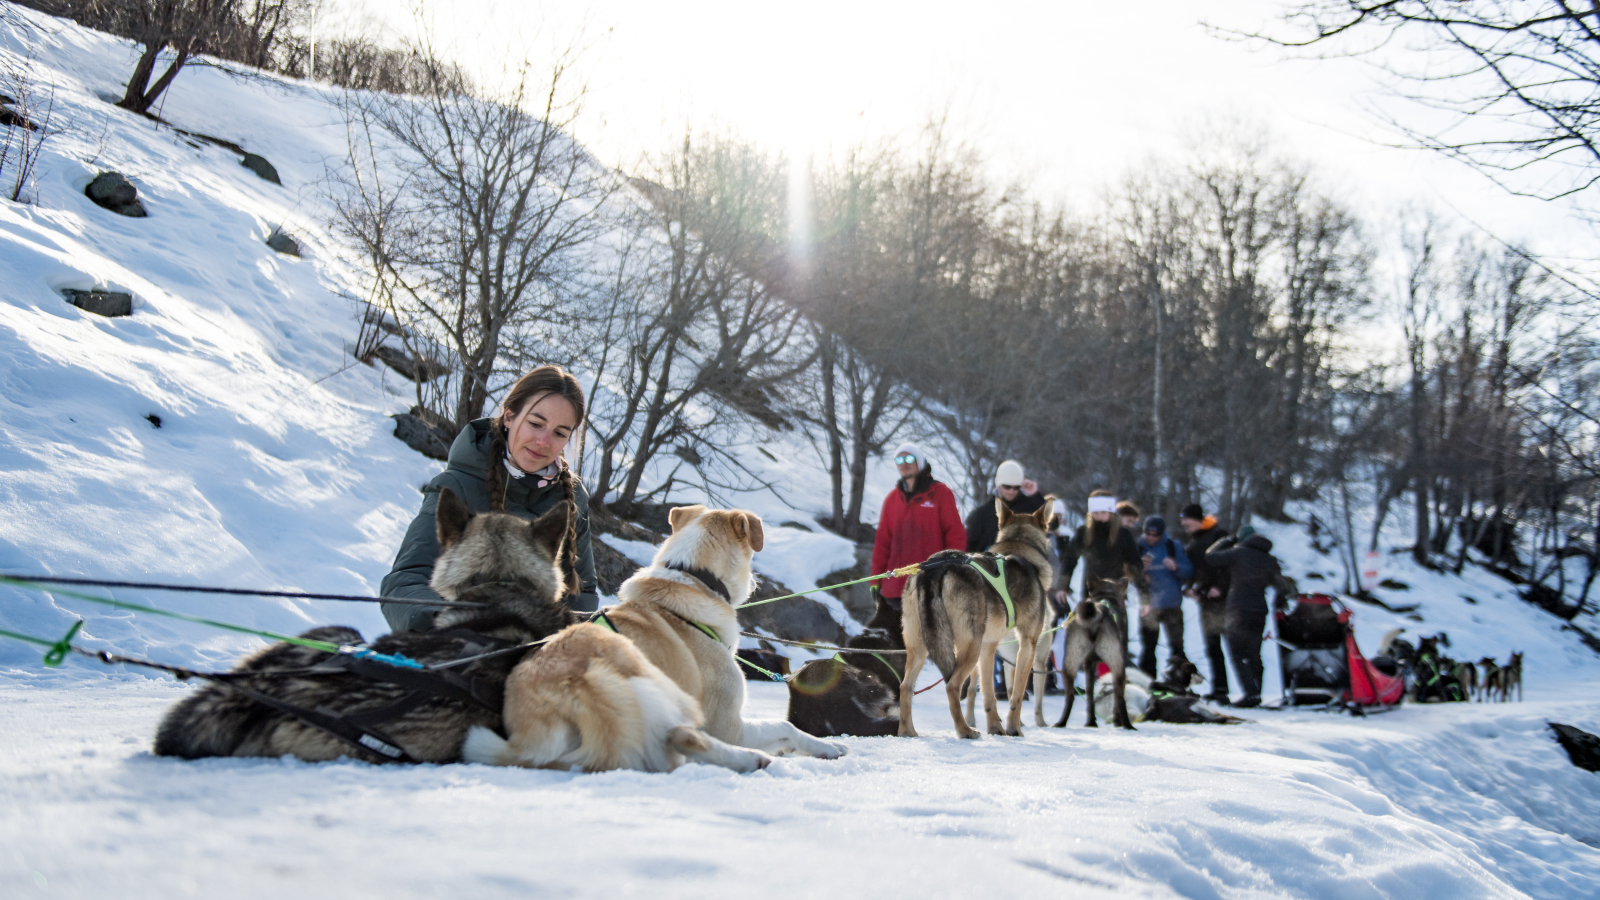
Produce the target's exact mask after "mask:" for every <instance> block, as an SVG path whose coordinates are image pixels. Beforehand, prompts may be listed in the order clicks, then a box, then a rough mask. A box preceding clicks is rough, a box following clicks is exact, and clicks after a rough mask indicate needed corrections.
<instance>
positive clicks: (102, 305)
mask: <svg viewBox="0 0 1600 900" xmlns="http://www.w3.org/2000/svg"><path fill="white" fill-rule="evenodd" d="M61 293H62V294H64V295H66V298H67V300H68V301H69V302H70V303H71V304H72V305H73V306H76V307H77V308H79V309H81V310H83V311H84V312H92V313H94V314H95V315H97V316H106V317H107V318H115V317H117V316H131V315H133V295H132V294H125V293H123V292H121V291H80V290H75V289H73V288H65V289H63V290H62V291H61Z"/></svg>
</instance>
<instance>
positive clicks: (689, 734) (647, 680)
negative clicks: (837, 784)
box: [462, 506, 845, 772]
mask: <svg viewBox="0 0 1600 900" xmlns="http://www.w3.org/2000/svg"><path fill="white" fill-rule="evenodd" d="M668 519H669V521H670V522H671V523H672V534H671V536H669V537H668V538H667V540H666V541H665V542H664V543H663V544H662V545H661V548H660V549H659V550H657V551H656V555H655V559H654V560H653V561H652V562H651V564H650V565H649V566H647V567H645V568H643V569H640V570H639V571H637V572H635V573H634V574H633V576H632V577H631V578H629V579H628V580H627V581H625V582H623V584H622V587H620V588H619V589H618V591H617V596H618V598H619V599H620V600H621V602H620V603H619V604H618V605H616V606H613V607H608V608H606V609H605V610H604V615H602V616H600V617H599V618H597V620H596V621H594V622H589V623H584V624H580V625H574V626H572V627H571V628H568V629H567V630H565V631H563V632H562V633H561V634H560V635H559V636H557V638H556V639H555V640H554V641H552V642H551V643H550V644H549V645H548V646H546V647H545V648H544V649H543V650H542V651H541V652H539V653H538V654H536V655H535V656H534V658H532V659H530V660H528V661H526V662H525V663H523V664H522V665H519V666H518V667H517V668H516V669H514V670H513V671H512V673H511V676H510V678H509V679H508V680H507V682H506V702H505V727H506V731H507V733H508V734H509V735H510V737H509V739H503V738H501V737H500V736H499V735H497V734H495V733H494V732H492V731H490V730H489V729H486V728H478V729H474V730H473V731H472V732H471V733H470V734H468V736H467V740H466V743H465V745H464V746H463V748H462V755H463V757H464V758H465V759H466V760H467V761H469V762H478V763H486V764H491V765H516V766H527V767H530V768H556V769H582V770H584V771H590V772H595V771H604V770H607V769H618V768H627V769H639V770H643V771H646V772H667V771H671V770H672V769H674V768H677V767H678V766H679V765H682V764H683V763H684V762H685V761H694V762H702V763H708V764H712V765H720V766H725V767H727V768H730V769H734V770H735V771H740V772H749V771H754V770H756V769H759V768H763V767H765V766H766V765H767V764H768V763H770V762H771V761H772V759H771V756H769V755H768V754H772V755H782V754H786V753H800V754H804V755H807V756H820V757H823V758H826V759H836V758H838V757H840V756H843V755H844V754H845V748H844V746H843V745H840V744H836V743H833V742H830V741H824V740H820V739H818V738H815V737H812V736H811V735H809V734H806V733H805V732H803V731H801V730H800V729H798V728H796V727H795V726H794V725H792V724H790V723H789V722H783V721H777V722H747V721H745V720H744V717H743V711H744V702H745V680H744V675H743V673H742V672H740V670H739V664H738V663H737V662H735V661H734V657H733V653H734V649H735V648H736V647H738V644H739V620H738V617H737V615H736V613H735V610H736V609H737V608H738V607H739V605H740V604H742V603H744V602H745V601H746V600H748V599H749V598H750V591H751V589H752V587H753V580H754V579H753V575H752V573H751V571H750V559H751V557H752V556H753V555H754V554H755V552H756V551H758V550H760V549H761V547H762V543H763V537H762V529H761V519H760V517H758V516H757V515H755V514H754V513H750V512H744V511H742V510H708V509H706V508H705V507H703V506H681V507H678V508H676V509H673V510H671V511H670V512H669V513H668Z"/></svg>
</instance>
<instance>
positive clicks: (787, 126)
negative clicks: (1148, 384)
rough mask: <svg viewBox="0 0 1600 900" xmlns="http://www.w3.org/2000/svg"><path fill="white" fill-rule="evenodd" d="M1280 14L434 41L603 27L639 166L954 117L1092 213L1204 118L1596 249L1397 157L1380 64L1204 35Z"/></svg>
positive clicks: (620, 130) (1368, 187)
mask: <svg viewBox="0 0 1600 900" xmlns="http://www.w3.org/2000/svg"><path fill="white" fill-rule="evenodd" d="M345 2H347V3H361V2H365V3H366V4H367V5H366V7H365V9H366V10H367V11H368V12H369V13H370V14H372V15H376V16H379V17H381V18H383V19H384V20H385V21H387V22H389V23H390V24H391V25H392V27H394V28H395V29H396V30H397V32H399V33H407V32H414V31H415V27H414V26H413V25H412V24H411V22H412V16H411V13H410V11H409V6H408V0H345ZM349 8H350V7H346V9H349ZM1282 8H1283V3H1282V2H1277V0H1144V2H1140V3H1115V2H1084V0H1056V2H1020V0H1019V2H987V3H981V4H980V3H970V2H969V3H951V2H941V0H917V2H900V0H895V2H870V0H855V2H842V0H808V2H804V3H777V2H768V3H759V2H755V3H753V2H725V0H678V2H660V0H591V2H588V3H587V4H583V3H570V2H569V3H565V4H553V3H552V4H546V5H543V6H541V5H540V4H538V3H510V2H504V0H454V2H451V3H450V4H449V5H448V6H445V7H439V8H437V9H436V10H435V11H434V12H432V13H429V14H427V15H428V16H429V18H428V21H430V22H431V23H432V24H431V26H430V28H431V29H432V31H433V33H434V35H435V37H436V38H437V39H438V40H440V42H441V43H443V44H447V45H449V46H450V47H453V48H454V52H455V53H456V55H457V56H458V58H460V59H462V60H463V61H464V62H465V63H466V64H467V65H468V66H469V68H475V69H478V70H479V71H480V72H481V71H489V70H493V69H495V68H498V67H499V60H502V59H505V58H507V57H508V55H510V54H512V53H516V54H519V55H522V54H526V55H532V56H534V57H536V58H537V57H539V56H541V55H543V54H548V53H549V48H550V47H551V46H552V45H553V44H556V45H559V44H565V43H569V42H571V41H572V40H573V39H574V35H578V34H580V33H581V34H583V35H585V36H586V37H585V38H584V40H585V41H587V42H588V43H589V44H590V45H591V49H590V50H588V51H587V53H586V55H585V56H584V58H583V60H582V63H581V65H580V67H579V68H580V69H581V70H582V71H583V72H585V73H587V76H588V78H589V83H590V85H591V88H592V94H591V96H590V98H589V100H588V104H587V116H586V118H585V119H584V120H583V121H582V122H581V123H580V124H579V126H578V129H577V130H578V136H579V137H580V138H581V139H582V140H584V141H585V142H586V143H587V144H588V145H589V146H590V147H591V148H592V149H594V150H595V151H596V152H597V153H598V154H599V155H600V156H601V158H603V159H606V160H607V161H610V162H615V163H618V164H620V165H622V166H624V167H630V166H632V165H634V164H636V163H637V161H638V159H639V158H640V156H641V154H644V153H654V152H659V151H660V150H661V149H663V148H665V147H668V146H670V145H671V143H672V142H673V139H674V137H675V136H681V134H682V133H683V128H684V123H685V122H693V123H695V124H696V125H698V126H715V127H721V128H726V129H729V130H732V131H735V132H737V133H739V134H742V135H745V136H747V137H750V138H753V139H756V140H758V141H760V142H762V143H764V144H767V145H769V146H771V147H773V148H775V149H781V150H783V151H784V152H786V153H788V154H791V155H796V154H804V153H825V152H827V151H828V150H829V148H837V147H840V146H844V145H848V144H849V143H851V142H852V141H855V140H859V139H861V138H863V137H873V138H876V137H883V136H893V135H897V134H906V133H910V132H912V131H914V129H916V128H917V126H918V125H920V124H921V123H922V122H924V121H926V120H927V119H928V117H929V115H930V114H931V113H934V112H937V111H941V110H947V111H948V112H949V116H950V119H951V121H952V122H953V123H954V124H955V126H956V129H957V131H958V132H959V133H960V134H961V135H962V136H964V137H966V138H967V139H969V140H971V141H973V142H974V143H976V144H977V145H978V146H979V147H980V148H981V150H982V151H983V152H984V154H985V155H986V156H987V157H988V158H989V159H990V160H991V161H992V163H993V165H994V167H995V171H996V172H997V173H998V174H1000V175H1002V176H1004V177H1017V178H1022V179H1023V180H1024V183H1026V184H1027V185H1029V187H1030V190H1031V191H1032V193H1033V194H1034V195H1035V196H1037V197H1039V198H1040V199H1044V200H1046V201H1057V200H1060V201H1066V202H1070V203H1073V204H1075V205H1078V206H1080V208H1084V207H1087V206H1088V205H1091V204H1093V203H1094V202H1095V201H1096V199H1097V198H1098V197H1099V196H1100V193H1101V192H1102V191H1103V190H1104V189H1105V187H1106V186H1107V185H1110V184H1114V183H1115V182H1116V181H1117V180H1118V179H1119V178H1120V177H1121V176H1122V175H1123V174H1124V173H1125V172H1127V171H1128V170H1129V169H1130V168H1131V167H1134V166H1137V165H1139V164H1141V163H1143V162H1144V161H1146V160H1148V159H1151V158H1160V157H1165V158H1169V159H1181V158H1182V156H1183V154H1184V153H1185V152H1186V149H1187V148H1189V147H1190V146H1192V142H1193V135H1195V134H1196V133H1197V132H1200V131H1203V130H1204V126H1205V123H1206V122H1207V120H1213V119H1216V118H1218V117H1231V118H1232V119H1235V120H1239V121H1243V122H1247V123H1251V127H1257V128H1263V129H1266V130H1267V131H1268V132H1270V133H1271V134H1272V135H1273V137H1274V139H1275V143H1276V145H1277V146H1278V147H1279V149H1280V151H1281V152H1282V153H1284V154H1285V155H1288V156H1291V157H1294V158H1298V159H1301V160H1305V161H1308V162H1311V163H1312V164H1313V165H1314V166H1315V168H1316V170H1317V171H1318V172H1319V173H1320V175H1321V177H1322V178H1323V179H1324V181H1325V183H1326V184H1328V185H1329V186H1330V189H1332V190H1335V191H1337V192H1338V193H1339V194H1340V195H1342V196H1344V197H1346V198H1348V199H1349V200H1350V202H1352V204H1354V205H1355V206H1356V207H1357V209H1358V210H1359V211H1361V212H1362V213H1364V214H1365V215H1366V216H1368V217H1369V218H1381V217H1383V216H1385V215H1389V214H1391V213H1392V211H1393V210H1394V209H1396V208H1397V207H1398V206H1399V205H1400V204H1402V203H1404V202H1412V203H1420V204H1425V205H1431V206H1433V207H1435V208H1437V209H1439V210H1441V211H1442V212H1446V213H1459V214H1460V215H1461V216H1463V217H1465V218H1467V219H1470V220H1472V221H1473V222H1476V223H1478V224H1479V225H1480V226H1482V227H1483V228H1485V229H1488V230H1490V231H1491V232H1492V233H1493V234H1495V235H1496V236H1498V237H1500V238H1502V239H1505V240H1511V241H1526V242H1530V243H1531V244H1532V245H1534V246H1535V247H1537V248H1538V249H1540V250H1541V251H1542V252H1544V253H1547V254H1551V255H1552V256H1554V257H1558V258H1574V259H1576V258H1578V257H1584V256H1592V255H1593V254H1592V253H1591V252H1590V250H1589V248H1590V246H1591V244H1592V239H1593V232H1592V230H1590V229H1589V228H1588V227H1586V226H1579V225H1577V224H1576V222H1575V220H1574V219H1573V218H1572V217H1571V215H1570V213H1569V210H1568V209H1567V207H1565V206H1563V205H1560V204H1552V203H1546V202H1543V201H1537V200H1532V199H1523V198H1517V197H1513V196H1510V195H1508V194H1507V193H1505V192H1504V191H1502V190H1500V189H1499V188H1497V187H1496V186H1495V185H1493V184H1492V183H1490V182H1489V181H1488V179H1486V178H1485V177H1484V176H1482V175H1481V174H1478V173H1476V172H1473V171H1472V170H1470V169H1468V168H1467V167H1465V166H1464V165H1462V164H1460V163H1456V162H1452V161H1450V160H1447V159H1444V158H1442V157H1440V156H1438V155H1435V154H1431V153H1428V152H1425V151H1418V150H1405V149H1395V148H1391V147H1386V146H1384V144H1386V143H1387V144H1393V143H1396V142H1398V140H1399V138H1398V137H1397V136H1396V135H1394V134H1392V133H1390V132H1388V131H1387V130H1386V129H1385V127H1384V126H1382V125H1381V124H1380V123H1379V122H1378V120H1377V119H1376V117H1374V116H1373V115H1372V114H1371V112H1370V107H1371V106H1372V105H1373V104H1375V103H1378V102H1381V98H1382V96H1383V94H1382V92H1381V88H1380V86H1379V82H1378V76H1379V73H1378V72H1377V71H1376V70H1375V68H1374V67H1373V66H1372V65H1370V64H1369V63H1366V62H1363V61H1360V60H1354V59H1330V60H1308V59H1289V58H1286V56H1285V54H1284V53H1283V52H1282V51H1278V50H1274V49H1270V48H1263V47H1261V46H1259V45H1258V44H1253V43H1251V42H1248V41H1237V40H1228V39H1225V38H1223V37H1220V36H1218V35H1217V34H1215V33H1214V32H1212V31H1208V29H1207V28H1206V27H1205V24H1204V23H1209V24H1211V25H1214V26H1220V27H1223V28H1233V29H1239V30H1259V29H1263V28H1271V27H1274V26H1275V25H1276V24H1277V16H1278V15H1279V14H1280V12H1281V10H1282ZM337 18H338V17H336V16H335V17H330V19H337ZM345 21H348V17H346V19H345ZM328 27H329V28H330V29H337V28H338V27H339V25H338V24H337V23H336V22H330V24H329V26H328ZM1397 108H1402V109H1403V107H1397Z"/></svg>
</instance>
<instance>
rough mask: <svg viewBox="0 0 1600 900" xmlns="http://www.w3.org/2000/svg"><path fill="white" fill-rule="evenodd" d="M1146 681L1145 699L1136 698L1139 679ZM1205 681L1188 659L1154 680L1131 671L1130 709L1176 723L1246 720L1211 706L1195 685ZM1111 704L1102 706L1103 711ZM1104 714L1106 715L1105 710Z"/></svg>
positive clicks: (1142, 718)
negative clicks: (1138, 708)
mask: <svg viewBox="0 0 1600 900" xmlns="http://www.w3.org/2000/svg"><path fill="white" fill-rule="evenodd" d="M1141 680H1142V681H1143V682H1144V683H1145V687H1143V688H1142V690H1144V691H1146V693H1145V695H1144V697H1143V698H1141V699H1139V700H1138V701H1136V700H1135V698H1134V689H1135V687H1136V686H1137V682H1139V681H1141ZM1202 681H1205V678H1203V677H1202V676H1201V675H1200V668H1199V667H1198V666H1196V665H1195V664H1194V663H1192V662H1190V661H1189V660H1187V659H1180V660H1178V661H1177V662H1174V663H1173V664H1172V665H1171V666H1170V667H1169V668H1168V669H1167V674H1166V675H1165V676H1163V677H1162V679H1161V680H1160V681H1156V682H1151V681H1150V680H1149V678H1148V676H1145V674H1144V673H1143V672H1139V671H1138V670H1137V669H1134V670H1131V671H1129V672H1128V709H1129V710H1132V709H1134V707H1136V706H1138V707H1142V712H1137V713H1134V717H1133V718H1134V720H1135V721H1138V722H1172V723H1174V724H1179V725H1197V724H1205V723H1210V724H1216V725H1237V724H1239V723H1240V722H1244V721H1246V720H1244V719H1241V718H1239V717H1238V716H1230V715H1228V714H1227V713H1224V712H1220V711H1218V710H1217V709H1214V708H1213V707H1211V706H1210V705H1208V704H1207V703H1206V702H1205V701H1204V700H1203V699H1201V698H1200V697H1199V696H1198V695H1196V694H1195V692H1194V686H1195V685H1197V684H1199V683H1201V682H1202ZM1105 683H1106V679H1105V678H1102V679H1101V680H1100V684H1101V685H1104V684H1105ZM1106 696H1107V700H1108V701H1109V699H1110V690H1109V686H1107V689H1106ZM1095 701H1096V702H1097V703H1098V702H1099V701H1100V690H1099V688H1098V687H1097V689H1096V692H1095ZM1106 708H1108V707H1101V709H1102V710H1104V709H1106ZM1101 715H1105V713H1104V712H1103V711H1102V713H1101Z"/></svg>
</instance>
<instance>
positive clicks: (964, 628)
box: [900, 497, 1055, 738]
mask: <svg viewBox="0 0 1600 900" xmlns="http://www.w3.org/2000/svg"><path fill="white" fill-rule="evenodd" d="M1054 499H1055V498H1054V497H1047V498H1046V499H1045V504H1044V505H1043V506H1041V507H1040V508H1039V509H1038V510H1036V511H1034V512H1032V513H1028V514H1026V515H1019V514H1017V513H1014V512H1012V511H1011V508H1010V507H1009V506H1006V504H1005V501H1003V500H1001V499H999V498H998V497H997V498H995V512H996V514H997V515H998V517H999V522H1000V532H999V535H998V538H997V540H996V541H995V543H994V546H993V547H991V548H990V552H991V553H993V554H994V555H995V556H997V557H1000V558H1003V559H1004V560H1005V569H1004V575H1005V579H1006V580H1005V584H1006V590H1007V592H1008V593H1009V594H1010V596H1011V601H1012V608H1013V609H1014V613H1012V612H1010V611H1008V610H1007V608H1006V604H1005V602H1004V600H1002V599H1001V596H1000V593H999V591H997V590H996V589H995V588H994V587H993V586H992V585H991V584H990V582H989V581H988V579H987V578H986V577H985V576H983V575H980V574H979V573H978V571H977V570H976V569H975V568H974V567H973V563H971V562H969V561H968V560H969V559H970V557H968V556H967V554H964V553H955V552H954V551H944V552H941V553H936V554H934V555H933V556H932V557H929V559H928V562H927V563H924V564H923V565H924V569H923V570H922V571H921V572H918V573H917V574H915V575H913V576H911V577H910V578H909V579H907V580H906V587H905V593H904V594H903V595H902V596H903V597H904V598H905V602H904V606H903V609H902V612H903V613H904V615H905V640H906V674H905V680H904V681H902V682H901V683H900V734H901V736H902V737H916V736H917V730H916V728H915V727H914V726H913V724H912V721H911V701H912V696H913V694H914V693H915V690H916V682H917V674H918V673H920V672H921V671H922V666H923V664H924V663H925V662H927V661H928V660H929V659H930V658H931V659H932V660H933V662H934V665H936V666H938V667H939V674H940V675H943V676H944V679H945V696H946V698H947V699H948V700H949V701H950V718H951V719H953V720H954V721H955V725H956V733H957V734H958V735H960V736H961V737H964V738H976V737H980V736H981V735H979V733H978V731H977V729H976V728H974V727H973V726H974V725H976V724H977V720H976V718H975V715H974V712H975V710H974V709H973V707H974V704H975V703H976V702H977V696H976V694H977V691H976V690H974V691H973V692H972V694H970V695H969V696H968V698H967V714H966V716H965V717H963V716H962V714H961V687H962V685H963V684H965V683H967V682H968V681H973V682H974V683H975V685H976V686H977V688H980V689H981V690H982V691H983V711H984V714H985V716H986V717H987V719H988V730H989V733H990V734H1009V735H1021V734H1022V695H1023V693H1024V690H1023V685H1024V682H1023V681H1022V679H1021V678H1020V677H1018V676H1017V675H1016V674H1015V673H1016V672H1017V669H1016V667H1015V666H1013V667H1012V672H1013V675H1012V684H1011V691H1010V695H1011V696H1010V700H1011V709H1010V712H1009V714H1008V715H1007V716H1006V721H1005V725H1004V727H1002V726H1001V724H1000V712H999V706H998V704H997V703H996V701H995V691H994V679H993V678H992V677H990V674H989V673H991V672H993V671H994V658H995V651H996V650H997V649H998V648H999V646H1000V642H1001V641H1002V640H1004V639H1005V637H1006V633H1007V632H1008V631H1009V632H1011V633H1012V634H1013V635H1014V636H1015V637H1016V639H1017V646H1018V649H1017V656H1018V657H1019V658H1021V659H1033V658H1034V655H1035V652H1036V648H1037V647H1038V644H1039V635H1040V633H1041V632H1042V631H1044V623H1045V620H1046V618H1048V612H1047V610H1048V609H1049V602H1048V601H1047V600H1046V599H1045V596H1046V594H1047V592H1048V591H1049V588H1050V584H1051V583H1052V582H1053V581H1054V580H1055V568H1054V566H1052V565H1051V563H1050V539H1049V537H1048V536H1047V535H1046V533H1045V525H1046V523H1047V522H1049V520H1050V517H1051V516H1052V515H1054V510H1053V509H1052V504H1051V502H1050V501H1052V500H1054ZM977 565H982V566H984V567H985V570H986V571H988V572H991V573H994V572H995V571H996V570H995V569H994V568H993V567H994V566H995V562H994V561H992V560H991V561H987V562H978V563H977ZM1011 615H1015V622H1008V621H1007V619H1008V618H1010V616H1011Z"/></svg>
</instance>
